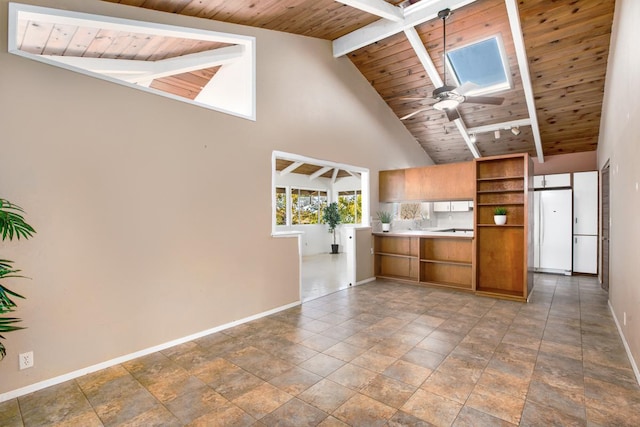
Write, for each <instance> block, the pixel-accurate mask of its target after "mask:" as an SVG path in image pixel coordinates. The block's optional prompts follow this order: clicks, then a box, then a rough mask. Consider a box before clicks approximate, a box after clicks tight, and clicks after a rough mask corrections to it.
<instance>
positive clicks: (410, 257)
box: [374, 236, 420, 282]
mask: <svg viewBox="0 0 640 427" xmlns="http://www.w3.org/2000/svg"><path fill="white" fill-rule="evenodd" d="M374 255H375V261H374V265H375V274H376V276H378V277H384V278H388V279H401V280H409V281H413V282H417V281H418V280H419V277H420V267H419V256H420V238H418V237H413V236H406V237H404V236H402V237H398V236H375V241H374Z"/></svg>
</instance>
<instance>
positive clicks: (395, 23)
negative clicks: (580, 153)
mask: <svg viewBox="0 0 640 427" xmlns="http://www.w3.org/2000/svg"><path fill="white" fill-rule="evenodd" d="M337 1H338V2H339V3H343V4H346V5H349V6H352V7H355V8H358V9H360V10H363V11H365V12H369V13H372V14H374V15H377V16H380V17H381V18H383V19H380V20H378V21H375V22H372V23H371V24H369V25H367V26H365V27H363V28H360V29H359V30H356V31H353V32H351V33H349V34H345V35H344V36H342V37H340V38H337V39H336V40H334V41H333V56H334V57H336V58H337V57H340V56H343V55H346V54H348V53H350V52H353V51H355V50H357V49H360V48H362V47H364V46H368V45H370V44H373V43H375V42H377V41H380V40H382V39H385V38H387V37H390V36H392V35H395V34H397V33H400V32H404V33H405V36H406V37H407V39H408V40H409V43H410V44H411V47H412V48H413V50H414V51H415V53H416V55H417V56H418V59H419V60H420V62H421V63H422V66H423V67H424V69H425V71H426V72H427V75H428V76H429V79H431V81H432V83H433V85H434V86H435V87H440V86H442V85H443V82H442V78H441V77H440V74H439V73H438V70H437V69H436V68H435V66H434V64H433V61H432V60H431V57H430V56H429V52H428V51H427V49H426V47H425V46H424V44H423V43H422V40H421V39H420V36H419V35H418V32H417V31H416V29H415V27H416V26H417V25H420V24H422V23H424V22H427V21H430V20H432V19H435V18H437V17H438V12H439V11H441V10H443V9H446V8H449V9H451V10H452V11H453V10H455V9H459V8H461V7H464V6H467V5H468V4H471V3H473V2H475V1H476V0H421V1H418V2H417V3H414V4H412V5H410V6H407V7H405V8H402V7H399V6H392V5H390V4H389V3H387V2H385V1H379V0H337ZM381 3H384V5H382V4H381ZM505 4H506V8H507V13H508V16H509V24H510V26H511V33H512V38H513V42H514V45H515V50H516V57H517V60H518V67H519V70H520V75H521V78H522V85H523V88H524V93H525V98H526V102H527V109H528V112H529V117H530V118H529V119H526V124H525V122H522V123H521V124H519V126H521V125H531V130H532V132H533V138H534V143H535V147H536V154H537V156H538V161H539V162H540V163H542V162H544V155H543V152H542V139H541V137H540V129H539V127H538V119H537V115H536V108H535V101H534V98H533V88H532V86H531V76H530V74H529V67H528V63H527V55H526V51H525V46H524V39H523V38H522V30H521V27H520V17H519V14H518V5H517V4H516V0H505ZM385 5H386V6H385ZM389 7H391V8H394V9H395V12H391V11H390V9H389ZM398 12H399V13H401V14H402V16H403V18H402V19H401V20H398V19H397V18H396V14H397V13H398ZM454 123H455V125H456V127H457V128H458V131H459V132H460V134H461V136H462V138H463V139H464V141H465V143H466V144H467V146H468V147H469V150H470V151H471V153H472V154H473V156H474V157H475V158H479V157H481V154H480V152H479V150H478V147H477V145H476V144H475V143H473V142H472V141H471V138H470V136H469V134H470V133H479V132H478V130H479V129H481V128H485V127H487V128H489V127H490V128H492V129H495V130H497V129H509V128H510V124H511V123H512V122H504V123H495V124H492V125H488V126H483V127H477V128H474V129H467V128H466V125H465V124H464V122H463V121H462V119H456V120H455V121H454Z"/></svg>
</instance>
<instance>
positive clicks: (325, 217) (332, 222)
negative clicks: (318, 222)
mask: <svg viewBox="0 0 640 427" xmlns="http://www.w3.org/2000/svg"><path fill="white" fill-rule="evenodd" d="M322 221H323V222H325V223H326V224H328V225H329V233H333V244H332V245H331V253H332V254H337V253H338V246H339V245H338V244H337V243H336V227H337V226H338V224H340V211H339V209H338V203H336V202H332V203H329V206H327V207H326V208H324V212H323V213H322Z"/></svg>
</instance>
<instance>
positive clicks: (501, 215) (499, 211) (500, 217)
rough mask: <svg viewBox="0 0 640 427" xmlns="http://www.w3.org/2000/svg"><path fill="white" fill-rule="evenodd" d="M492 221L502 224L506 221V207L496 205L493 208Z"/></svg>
mask: <svg viewBox="0 0 640 427" xmlns="http://www.w3.org/2000/svg"><path fill="white" fill-rule="evenodd" d="M493 221H494V222H495V223H496V225H504V224H506V223H507V208H503V207H502V206H500V207H497V208H495V209H494V210H493Z"/></svg>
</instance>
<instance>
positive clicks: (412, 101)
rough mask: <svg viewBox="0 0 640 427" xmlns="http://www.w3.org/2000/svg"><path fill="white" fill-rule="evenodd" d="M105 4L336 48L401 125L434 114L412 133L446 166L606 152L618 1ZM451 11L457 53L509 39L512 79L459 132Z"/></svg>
mask: <svg viewBox="0 0 640 427" xmlns="http://www.w3.org/2000/svg"><path fill="white" fill-rule="evenodd" d="M105 1H110V2H113V3H122V4H126V5H129V6H135V7H143V8H148V9H154V10H159V11H164V12H169V13H177V14H184V15H190V16H197V17H200V18H207V19H213V20H218V21H225V22H232V23H237V24H242V25H249V26H254V27H261V28H267V29H271V30H277V31H284V32H289V33H294V34H301V35H306V36H311V37H317V38H322V39H326V40H330V41H332V42H333V49H334V55H335V56H342V55H347V56H348V57H349V58H350V59H351V61H352V62H353V63H354V64H355V65H356V67H357V68H358V69H359V70H360V72H361V73H362V74H363V75H364V76H365V77H366V78H367V80H368V81H369V82H370V83H371V85H372V86H373V87H374V88H375V90H376V91H377V92H378V93H379V94H380V96H381V97H382V98H383V99H384V100H385V101H386V102H387V104H388V105H389V107H390V108H391V109H392V110H393V111H394V112H395V114H396V115H397V116H398V118H399V119H400V118H402V117H405V116H407V115H408V114H410V113H412V112H415V111H417V110H419V109H423V108H424V109H425V110H424V111H422V112H420V113H418V114H415V115H413V116H412V117H410V118H407V119H405V120H403V123H404V124H405V126H406V127H407V129H408V130H409V132H411V134H412V135H413V136H414V137H415V139H416V141H417V143H419V144H420V145H421V146H422V147H423V148H424V150H425V151H426V152H427V153H428V154H429V155H430V156H431V158H432V159H433V160H434V161H435V162H436V163H450V162H458V161H466V160H470V159H472V158H473V157H474V156H488V155H498V154H507V153H515V152H528V153H530V154H531V155H533V156H537V157H539V158H540V157H544V156H549V155H557V154H564V153H575V152H584V151H592V150H595V149H596V148H597V142H598V133H599V126H600V115H601V108H602V98H603V93H604V81H605V74H606V66H607V58H608V52H609V41H610V36H611V25H612V21H613V11H614V0H526V1H525V0H519V1H518V0H476V1H474V0H406V1H404V2H402V1H397V0H388V1H384V0H339V1H333V0H260V1H256V0H236V1H233V2H230V1H223V0H105ZM445 8H450V9H451V10H452V11H453V15H452V16H451V17H450V18H449V19H447V21H446V28H447V38H446V42H447V45H446V49H447V51H450V50H451V49H452V48H456V47H460V46H464V45H468V44H469V43H471V42H475V41H479V40H482V39H486V38H487V37H490V36H494V35H496V34H498V35H500V37H501V39H502V41H503V44H504V48H505V51H506V56H507V60H508V67H509V72H510V75H511V76H510V77H511V80H512V88H511V89H508V90H505V91H503V92H500V93H496V94H493V96H500V97H503V98H504V102H503V103H502V105H483V104H471V103H463V104H461V105H460V106H458V112H459V115H460V119H457V120H454V121H449V120H448V119H447V117H446V115H445V114H444V113H443V112H441V111H438V110H435V109H433V108H431V105H432V104H433V103H434V102H435V101H434V100H433V99H432V98H431V93H432V92H433V90H434V89H435V88H437V87H439V86H441V81H442V77H443V73H442V71H443V60H442V58H443V37H442V20H441V19H439V18H438V17H437V12H438V11H439V10H442V9H445ZM416 98H418V99H416ZM516 125H519V129H520V131H521V132H520V134H519V135H514V134H513V133H512V132H510V131H509V130H510V129H511V128H512V127H513V126H516ZM496 130H499V131H500V132H499V134H500V137H499V138H497V134H496V132H495V131H496ZM472 135H473V136H475V138H476V141H475V142H473V140H472V138H471V136H472Z"/></svg>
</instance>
